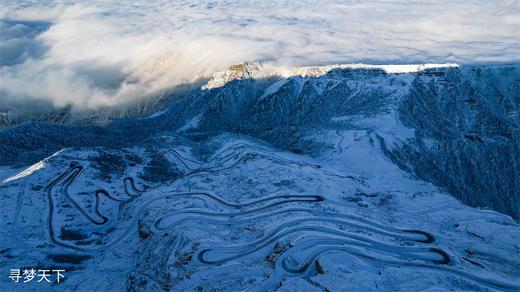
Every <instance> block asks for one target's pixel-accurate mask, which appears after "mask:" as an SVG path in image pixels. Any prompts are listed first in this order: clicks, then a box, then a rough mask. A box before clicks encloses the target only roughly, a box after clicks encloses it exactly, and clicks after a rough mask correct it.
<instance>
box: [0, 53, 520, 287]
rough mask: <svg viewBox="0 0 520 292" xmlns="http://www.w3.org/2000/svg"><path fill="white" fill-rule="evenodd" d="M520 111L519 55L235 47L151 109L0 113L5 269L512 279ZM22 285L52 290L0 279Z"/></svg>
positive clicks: (405, 280) (101, 283) (307, 279)
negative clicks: (39, 115) (489, 58)
mask: <svg viewBox="0 0 520 292" xmlns="http://www.w3.org/2000/svg"><path fill="white" fill-rule="evenodd" d="M519 113H520V65H518V64H514V65H488V66H457V65H454V64H446V65H384V66H371V65H362V64H355V65H335V66H321V67H304V68H273V67H268V66H263V65H261V64H259V63H245V64H241V65H235V66H232V67H230V68H229V69H228V70H227V71H224V72H220V73H217V74H215V75H214V76H213V77H212V78H211V79H210V80H208V81H207V82H206V84H204V86H202V87H200V88H197V89H195V90H191V91H189V92H187V93H186V92H184V93H183V94H182V95H176V96H175V98H171V99H170V101H169V103H168V104H167V105H166V106H164V107H163V108H161V109H160V110H159V111H157V112H155V113H153V114H151V115H148V116H139V117H135V116H128V117H125V118H120V119H112V120H108V121H105V122H103V123H99V122H92V120H91V118H89V120H88V121H85V120H82V119H75V118H74V117H69V118H67V119H66V120H62V121H61V122H60V123H55V122H54V123H50V122H49V121H48V120H47V119H44V121H37V122H36V121H33V122H24V123H21V124H16V125H13V126H9V127H5V128H4V129H2V130H0V164H1V165H2V166H1V167H0V181H2V184H1V185H0V193H1V194H2V196H1V197H0V198H1V200H2V204H1V205H2V206H1V207H0V208H2V209H1V212H0V214H1V217H0V218H1V220H0V225H1V226H2V228H1V229H0V230H1V232H2V234H1V236H0V238H1V241H0V263H2V267H3V269H2V273H4V274H5V275H7V274H8V273H9V269H11V268H24V267H51V268H64V269H66V270H67V273H66V274H65V276H66V278H65V279H66V280H65V281H64V282H62V283H59V284H54V285H53V286H52V287H53V288H56V289H61V290H89V291H90V290H92V289H98V290H100V291H108V290H110V291H114V290H122V289H129V290H144V291H155V290H161V289H162V290H171V291H179V290H200V291H202V290H211V289H216V290H226V291H234V290H244V289H253V290H255V289H256V290H275V289H278V290H282V291H302V290H327V289H328V290H330V291H342V290H352V289H357V290H360V291H366V290H424V289H428V288H432V287H438V288H445V289H457V290H460V289H466V290H479V289H481V290H504V291H516V290H519V289H520V270H519V268H518V267H519V266H520V245H519V244H518V240H519V238H518V236H519V233H520V228H519V225H518V223H517V221H515V220H518V218H519V215H520V214H519V204H520V180H519V178H520V149H519V147H520V116H519ZM50 120H52V119H50ZM28 165H30V166H28ZM474 207H478V208H474ZM27 285H29V286H27ZM28 287H30V288H34V289H42V290H45V289H47V288H48V287H47V286H45V284H42V283H29V284H25V286H24V285H23V284H20V283H12V282H11V281H10V280H9V279H8V278H7V277H2V278H1V280H0V290H2V289H6V290H16V289H20V290H23V289H27V288H28ZM49 287H50V286H49Z"/></svg>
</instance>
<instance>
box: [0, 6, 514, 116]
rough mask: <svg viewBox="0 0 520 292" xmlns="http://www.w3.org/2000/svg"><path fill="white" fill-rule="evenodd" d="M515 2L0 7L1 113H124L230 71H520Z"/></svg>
mask: <svg viewBox="0 0 520 292" xmlns="http://www.w3.org/2000/svg"><path fill="white" fill-rule="evenodd" d="M519 15H520V4H519V2H518V1H517V0H512V1H507V0H503V1H502V0H501V1H484V0H465V1H453V0H438V1H390V0H388V1H386V0H382V1H375V0H371V1H363V0H351V1H344V0H320V1H316V0H297V1H293V0H281V1H259V0H255V1H245V0H223V1H195V0H184V1H164V0H161V1H88V0H87V1H53V0H51V1H45V0H42V1H16V0H12V1H5V0H0V111H1V110H6V109H8V110H10V111H11V112H24V111H33V110H35V109H36V110H45V109H47V108H61V107H71V108H72V109H73V110H76V111H83V110H95V109H98V108H117V107H120V106H122V105H128V104H132V103H134V102H136V101H139V100H142V99H143V98H146V97H150V96H152V97H153V96H158V95H161V94H162V93H164V92H165V91H166V90H169V89H172V88H174V87H175V86H177V85H180V84H189V83H191V82H193V81H194V80H196V79H198V78H203V77H207V76H210V75H211V74H212V73H214V72H216V71H220V70H223V69H225V68H227V67H228V66H229V65H232V64H237V63H242V62H244V61H253V60H254V61H260V62H263V63H266V64H273V65H276V66H300V65H321V64H330V63H352V62H365V63H382V64H389V63H396V64H403V63H446V62H455V63H503V62H518V61H519V59H520V49H519V42H520V39H519V38H520V37H519V28H520V24H519V20H518V19H519Z"/></svg>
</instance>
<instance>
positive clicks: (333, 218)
mask: <svg viewBox="0 0 520 292" xmlns="http://www.w3.org/2000/svg"><path fill="white" fill-rule="evenodd" d="M277 205H280V204H279V203H275V204H272V205H268V206H264V207H262V208H259V209H254V210H249V211H245V212H240V213H212V212H207V211H205V210H197V209H189V210H180V211H176V212H175V214H174V215H165V216H163V217H160V218H159V219H158V220H156V221H155V224H154V227H155V228H156V229H157V230H159V231H162V230H167V229H169V228H173V227H174V226H177V224H178V223H179V222H180V221H198V222H203V223H209V224H213V225H230V224H251V223H252V222H258V221H260V220H262V219H266V218H269V217H273V216H277V215H281V214H288V213H296V212H302V213H307V214H309V215H311V216H313V217H304V218H298V219H295V220H293V221H290V222H288V223H287V224H289V225H291V226H293V225H297V224H300V223H304V222H311V221H320V222H327V223H334V224H341V225H348V226H352V227H354V228H362V229H363V230H366V231H372V232H374V233H379V234H381V235H385V236H388V237H393V238H397V239H400V240H405V241H413V242H419V243H431V242H433V241H434V237H433V236H432V235H431V234H429V233H427V232H424V231H421V230H410V229H397V228H385V229H383V228H381V227H374V226H370V225H360V224H359V223H357V222H352V221H348V220H349V219H351V218H350V217H349V216H345V215H343V214H338V213H328V212H322V211H317V210H313V209H308V208H287V209H281V210H276V211H273V212H269V213H263V214H260V215H256V216H252V217H245V218H240V217H242V216H244V215H249V214H252V213H258V212H259V211H263V210H265V209H268V208H271V207H273V206H277ZM185 214H190V215H196V216H192V217H188V218H185V217H181V218H178V219H176V220H173V222H172V223H170V224H168V225H163V224H162V222H163V220H165V219H167V218H171V217H175V216H179V215H185ZM214 217H227V218H226V219H224V220H217V219H214ZM237 217H238V218H237ZM345 219H346V220H345ZM364 224H366V223H364Z"/></svg>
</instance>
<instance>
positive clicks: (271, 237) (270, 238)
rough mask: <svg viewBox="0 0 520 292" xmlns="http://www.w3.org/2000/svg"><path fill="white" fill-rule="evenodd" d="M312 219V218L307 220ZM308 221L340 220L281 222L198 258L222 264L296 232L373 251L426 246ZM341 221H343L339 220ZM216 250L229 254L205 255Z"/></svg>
mask: <svg viewBox="0 0 520 292" xmlns="http://www.w3.org/2000/svg"><path fill="white" fill-rule="evenodd" d="M306 219H311V220H306ZM308 221H321V222H333V223H337V221H339V220H334V219H328V218H317V219H315V218H303V219H300V220H294V221H290V222H287V223H284V224H281V225H279V226H277V227H276V228H274V229H273V230H272V231H271V232H269V233H268V234H267V235H265V236H264V237H262V238H260V239H258V240H256V241H253V242H251V243H248V244H246V245H234V246H225V247H214V248H208V249H205V250H202V251H201V252H200V254H199V255H198V259H199V261H200V262H202V263H205V264H222V263H225V262H228V261H231V260H234V259H237V258H240V257H243V256H246V255H248V254H251V253H253V252H256V251H258V250H260V249H262V248H264V247H266V246H267V245H269V244H271V243H273V242H275V241H278V240H280V239H282V238H284V237H287V236H290V235H292V234H295V233H297V232H304V231H305V232H309V233H310V234H315V233H320V234H321V233H323V234H326V235H335V236H339V237H344V238H350V239H352V240H350V241H348V242H349V244H351V245H360V246H364V247H367V248H371V249H372V250H373V251H376V250H377V251H380V252H382V251H387V252H388V251H401V252H405V251H409V252H413V251H422V250H423V249H424V248H415V247H409V246H396V245H391V244H387V243H383V242H380V241H376V240H373V239H370V238H368V237H364V236H360V235H357V234H354V233H351V232H345V231H340V230H337V229H333V228H329V227H324V226H323V225H303V224H302V223H305V222H308ZM339 222H341V221H339ZM341 241H343V242H346V240H345V239H342V240H341ZM428 250H429V249H428ZM210 252H214V253H217V254H228V255H229V256H227V257H224V258H221V259H214V260H209V259H206V258H205V255H206V254H208V253H210ZM449 262H450V260H449V258H448V260H447V263H449Z"/></svg>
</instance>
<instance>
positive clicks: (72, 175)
mask: <svg viewBox="0 0 520 292" xmlns="http://www.w3.org/2000/svg"><path fill="white" fill-rule="evenodd" d="M82 169H83V167H82V166H74V167H72V168H70V169H68V170H67V171H65V172H64V173H62V174H61V175H60V176H58V177H57V178H56V179H54V180H53V181H52V182H51V183H49V184H48V185H47V187H46V190H47V194H48V201H49V218H48V227H49V233H50V237H51V241H52V242H53V243H55V244H57V245H61V246H63V247H66V248H71V249H75V250H82V251H86V252H94V251H101V250H107V249H110V248H112V247H114V246H115V245H117V244H118V243H120V242H121V241H122V240H123V239H124V238H126V236H128V235H129V233H130V230H131V229H132V228H133V227H135V226H136V225H137V220H138V219H139V217H140V215H141V214H142V212H143V211H144V209H146V208H147V207H148V206H149V205H151V204H152V203H154V202H157V201H159V200H163V199H168V198H182V197H193V196H205V197H208V198H210V199H212V200H214V201H216V202H218V203H220V204H221V205H224V206H227V207H231V208H236V209H241V208H244V207H249V206H254V205H258V204H261V203H265V202H269V201H276V200H281V201H279V202H276V203H275V204H276V205H280V204H286V203H291V202H320V201H323V198H322V197H320V196H296V195H279V196H272V197H267V198H262V199H259V200H255V201H250V202H246V203H243V204H235V203H230V202H227V201H226V200H224V199H222V198H220V197H219V196H216V195H214V194H212V193H210V192H172V193H166V194H161V195H159V196H157V197H154V198H151V199H149V200H147V201H145V202H143V203H142V204H141V205H140V206H139V208H138V209H137V210H136V212H135V213H134V214H133V215H134V216H133V217H132V219H131V220H130V222H129V224H128V227H127V228H126V230H125V231H124V232H123V233H122V234H121V235H120V236H119V237H117V238H116V239H114V240H113V241H112V242H110V243H108V244H105V245H103V247H101V248H97V249H93V248H88V247H84V246H76V245H71V244H68V243H65V242H62V241H60V240H58V239H57V238H56V236H55V231H54V227H53V224H52V222H53V215H54V208H55V206H54V199H53V198H52V190H53V188H54V186H55V185H56V184H57V183H59V182H60V181H62V180H63V179H64V178H65V177H66V179H65V180H64V181H63V186H62V187H61V189H60V190H61V192H62V193H63V194H65V196H66V197H67V198H69V199H70V200H71V201H72V202H73V204H74V205H75V206H76V208H78V210H79V211H80V212H81V213H82V214H83V215H85V217H87V218H88V219H89V220H90V221H91V222H92V223H93V224H96V225H100V224H104V223H106V221H108V218H107V220H102V221H101V222H100V221H97V220H96V219H94V218H92V217H91V216H90V215H89V214H88V213H87V212H86V211H85V210H83V208H81V206H80V205H79V204H78V203H77V202H76V201H75V200H73V199H72V198H71V196H70V195H69V194H68V187H69V186H70V184H72V182H73V181H74V180H75V179H76V178H77V177H78V175H79V174H80V172H81V170H82ZM67 175H68V177H67ZM100 194H103V195H106V194H105V192H104V191H102V192H99V191H98V192H96V197H97V198H99V195H100ZM108 197H109V198H112V199H113V197H112V196H110V195H108ZM98 206H99V204H96V207H98ZM96 212H97V214H98V215H99V214H100V213H99V210H98V211H96ZM101 217H102V218H106V217H105V216H103V215H101Z"/></svg>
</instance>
